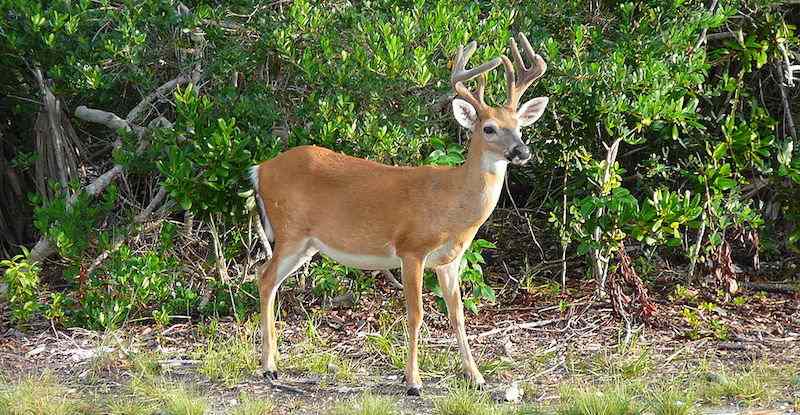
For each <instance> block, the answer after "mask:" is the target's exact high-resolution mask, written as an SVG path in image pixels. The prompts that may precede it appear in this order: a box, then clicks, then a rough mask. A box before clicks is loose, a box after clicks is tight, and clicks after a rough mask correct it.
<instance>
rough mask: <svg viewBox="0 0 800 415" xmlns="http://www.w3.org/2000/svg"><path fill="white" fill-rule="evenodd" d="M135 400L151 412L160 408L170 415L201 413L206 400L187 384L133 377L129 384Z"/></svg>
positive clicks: (206, 404) (206, 405)
mask: <svg viewBox="0 0 800 415" xmlns="http://www.w3.org/2000/svg"><path fill="white" fill-rule="evenodd" d="M130 388H131V391H132V393H133V395H134V396H135V397H136V398H138V399H137V401H138V402H139V403H140V404H141V405H143V406H144V407H146V408H149V409H150V410H151V412H155V409H162V410H163V411H162V412H166V413H168V414H170V415H203V414H204V413H205V412H206V410H207V409H208V402H207V401H206V400H205V399H204V398H203V397H201V396H200V395H199V394H198V393H197V392H196V391H194V390H192V389H190V388H188V387H187V386H185V385H183V384H181V383H178V382H174V381H169V380H166V379H161V380H156V379H152V378H142V379H134V380H132V381H131V385H130Z"/></svg>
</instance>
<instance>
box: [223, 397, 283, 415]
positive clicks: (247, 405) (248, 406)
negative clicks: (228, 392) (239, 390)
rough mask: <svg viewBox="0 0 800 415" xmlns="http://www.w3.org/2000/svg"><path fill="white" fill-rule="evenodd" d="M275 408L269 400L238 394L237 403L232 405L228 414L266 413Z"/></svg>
mask: <svg viewBox="0 0 800 415" xmlns="http://www.w3.org/2000/svg"><path fill="white" fill-rule="evenodd" d="M273 410H275V405H273V403H272V402H270V401H264V400H260V399H256V398H254V397H252V396H250V395H248V394H244V393H243V394H241V395H239V404H238V405H236V406H234V407H233V409H231V411H230V412H228V413H229V414H230V415H267V414H271V413H272V411H273Z"/></svg>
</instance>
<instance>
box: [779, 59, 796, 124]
mask: <svg viewBox="0 0 800 415" xmlns="http://www.w3.org/2000/svg"><path fill="white" fill-rule="evenodd" d="M777 72H778V89H779V90H780V91H781V100H782V101H783V116H784V117H785V118H786V123H787V124H788V125H789V132H790V133H791V136H792V137H793V138H796V137H797V130H795V127H794V118H792V107H791V106H790V105H789V98H788V94H787V93H786V86H785V85H784V83H785V79H784V76H783V71H781V70H780V68H778V71H777Z"/></svg>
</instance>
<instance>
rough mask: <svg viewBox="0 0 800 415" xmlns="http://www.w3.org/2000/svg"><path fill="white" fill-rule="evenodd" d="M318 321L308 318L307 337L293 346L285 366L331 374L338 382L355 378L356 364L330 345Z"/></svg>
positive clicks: (314, 372)
mask: <svg viewBox="0 0 800 415" xmlns="http://www.w3.org/2000/svg"><path fill="white" fill-rule="evenodd" d="M316 326H317V323H316V321H315V320H314V319H313V318H311V317H309V318H308V319H307V320H306V337H305V339H303V341H301V342H300V343H297V344H296V345H294V346H293V347H292V349H291V350H290V351H289V353H288V354H287V355H286V358H285V361H284V362H283V366H284V367H285V368H286V369H288V370H294V371H298V372H301V373H313V374H317V375H331V376H332V377H333V379H334V380H336V381H338V382H352V381H354V380H355V365H354V364H353V362H352V361H351V360H349V359H346V358H344V357H342V356H341V355H340V354H339V353H338V352H337V351H336V350H334V349H333V348H331V347H330V346H329V345H328V342H327V341H326V339H325V338H323V337H322V336H321V335H320V334H319V333H318V332H317V329H316Z"/></svg>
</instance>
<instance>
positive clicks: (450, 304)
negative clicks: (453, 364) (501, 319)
mask: <svg viewBox="0 0 800 415" xmlns="http://www.w3.org/2000/svg"><path fill="white" fill-rule="evenodd" d="M460 264H461V258H460V257H459V258H457V259H456V260H455V261H453V262H451V263H449V264H447V265H442V266H440V267H437V268H436V276H437V277H438V279H439V287H440V288H441V289H442V295H443V296H444V301H445V303H446V304H447V316H448V318H449V319H450V325H451V326H453V331H455V334H456V340H457V341H458V350H459V351H460V352H461V364H462V367H463V369H464V375H465V376H466V377H467V378H468V379H469V380H470V381H471V382H473V383H474V384H475V385H476V386H482V385H483V384H484V383H485V380H484V379H483V375H481V372H480V371H479V370H478V367H477V365H475V359H473V358H472V352H471V351H470V349H469V344H468V343H467V332H466V330H465V329H464V305H463V303H462V302H461V287H460V285H459V284H460V279H459V273H458V271H459V269H458V268H459V266H460Z"/></svg>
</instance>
